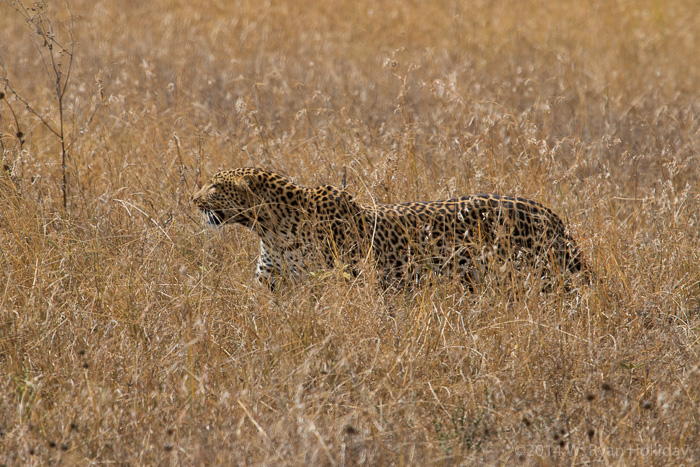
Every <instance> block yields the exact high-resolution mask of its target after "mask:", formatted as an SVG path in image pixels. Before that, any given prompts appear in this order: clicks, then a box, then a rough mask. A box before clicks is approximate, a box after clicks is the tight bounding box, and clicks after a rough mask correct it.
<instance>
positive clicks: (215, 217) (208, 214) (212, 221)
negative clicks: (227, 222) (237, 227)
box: [202, 209, 224, 227]
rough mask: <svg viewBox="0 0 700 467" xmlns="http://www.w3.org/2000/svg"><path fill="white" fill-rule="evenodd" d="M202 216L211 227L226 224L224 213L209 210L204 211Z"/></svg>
mask: <svg viewBox="0 0 700 467" xmlns="http://www.w3.org/2000/svg"><path fill="white" fill-rule="evenodd" d="M202 214H203V215H204V220H205V221H206V223H207V225H208V226H209V227H219V226H220V225H221V224H223V223H224V213H223V211H210V210H209V209H202Z"/></svg>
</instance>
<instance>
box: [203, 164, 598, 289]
mask: <svg viewBox="0 0 700 467" xmlns="http://www.w3.org/2000/svg"><path fill="white" fill-rule="evenodd" d="M191 201H192V202H193V204H194V205H195V206H196V207H197V208H198V209H199V211H200V212H201V214H202V216H203V218H204V222H205V224H206V225H207V226H208V227H221V226H223V225H225V224H240V225H242V226H244V227H246V228H248V229H250V230H252V231H253V232H255V233H256V234H257V236H258V237H259V239H260V255H259V257H258V261H257V266H256V268H255V278H256V280H257V282H258V283H260V284H264V285H265V286H267V287H268V288H270V289H273V290H274V289H276V288H277V287H278V286H279V285H280V284H281V283H285V282H288V281H290V280H291V281H293V282H295V281H297V280H298V279H300V278H303V277H305V276H308V275H309V273H313V271H318V270H324V269H331V268H336V267H339V266H340V267H343V268H347V269H348V270H349V271H350V272H351V275H352V276H354V277H356V276H358V275H359V274H360V272H361V271H360V270H361V269H362V268H361V267H360V266H361V264H367V263H369V264H372V265H373V266H374V267H375V269H376V271H377V276H375V277H378V278H379V282H380V283H381V285H382V286H383V287H385V288H396V287H406V286H409V285H410V286H412V285H415V284H418V285H420V283H421V280H422V278H425V277H436V276H437V277H440V276H445V275H446V274H451V275H452V276H453V277H458V278H459V279H460V282H462V283H465V284H467V285H468V286H469V288H470V290H473V286H474V284H475V283H478V281H479V280H480V279H481V278H483V277H484V276H485V275H486V274H488V273H489V271H493V270H500V271H503V270H504V267H505V266H506V265H507V264H508V263H509V262H511V263H512V264H514V265H515V266H516V268H521V267H522V265H525V266H529V267H534V268H539V269H537V270H539V271H544V273H543V276H542V277H544V276H546V275H549V276H552V275H553V274H557V275H558V274H567V275H578V274H583V276H584V278H585V279H586V280H587V281H588V280H589V275H588V268H587V266H586V264H585V262H584V259H583V255H582V251H581V249H580V247H579V245H578V243H577V242H576V240H575V239H574V238H573V237H572V235H571V234H570V233H569V231H568V229H567V227H566V225H565V224H564V222H563V221H562V220H561V218H560V217H559V216H557V215H556V214H555V213H554V212H553V211H552V210H551V209H549V208H548V207H545V206H544V205H542V204H540V203H538V202H536V201H533V200H530V199H526V198H521V197H513V196H506V195H499V194H483V193H481V194H472V195H467V196H463V197H456V198H451V199H447V200H443V201H417V202H407V203H400V204H380V203H376V202H374V201H372V202H370V203H362V202H359V201H358V200H357V199H356V198H355V197H354V196H353V195H352V194H350V193H349V192H348V191H346V190H345V189H341V188H337V187H334V186H331V185H321V186H316V187H306V186H303V185H300V184H297V183H295V182H293V181H292V180H291V179H290V178H288V177H285V176H283V175H280V174H278V173H275V172H273V171H269V170H266V169H263V168H254V167H246V168H237V169H233V170H224V171H221V172H218V173H216V174H215V175H214V176H212V177H211V179H210V180H209V181H208V182H206V183H205V184H204V185H202V186H201V188H200V189H199V191H197V192H196V193H195V194H194V195H193V196H192V198H191ZM494 265H498V266H499V267H497V268H496V267H493V266H494Z"/></svg>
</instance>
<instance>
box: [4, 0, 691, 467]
mask: <svg viewBox="0 0 700 467" xmlns="http://www.w3.org/2000/svg"><path fill="white" fill-rule="evenodd" d="M72 7H73V11H74V13H75V15H76V16H77V23H76V27H75V35H76V39H77V40H78V44H77V48H76V62H75V65H74V69H73V70H72V73H73V74H72V78H71V79H72V80H73V86H72V87H71V88H70V90H69V96H68V97H67V102H69V103H72V104H71V105H72V107H70V109H69V113H68V115H67V121H68V122H69V127H68V130H69V132H70V133H71V134H75V132H76V131H78V128H77V127H76V126H73V125H72V124H71V123H70V122H73V121H83V120H84V119H85V117H86V114H87V112H89V109H90V108H91V106H94V104H95V103H96V102H97V101H96V100H95V99H97V98H98V95H99V93H98V86H99V84H98V82H97V80H98V79H99V80H100V81H101V83H102V86H103V88H104V91H105V93H104V104H105V106H104V108H103V109H102V110H101V111H100V112H99V113H98V114H97V116H96V118H95V120H94V121H93V123H92V125H91V126H90V128H89V130H88V131H87V132H86V133H84V134H83V135H82V137H81V138H80V139H79V140H78V141H77V143H75V145H74V146H73V147H72V148H71V150H70V155H69V166H68V169H69V196H68V212H67V213H66V212H63V209H62V206H61V204H62V203H61V193H60V179H61V168H60V156H59V150H58V147H59V145H58V142H57V140H56V138H55V137H54V136H53V135H51V134H49V133H48V132H47V131H46V130H45V128H43V127H42V125H41V124H40V123H38V122H37V120H36V119H34V118H32V117H31V115H29V114H28V113H26V112H24V111H23V110H22V106H20V105H18V104H17V102H16V101H15V100H13V98H12V96H11V95H7V96H6V99H7V101H8V103H10V104H12V105H13V106H14V109H15V110H16V111H17V112H18V119H19V122H20V126H21V130H22V131H23V133H25V140H26V142H25V144H24V145H23V147H22V148H21V149H22V150H21V151H20V145H19V143H18V141H17V140H16V138H14V136H13V134H14V133H15V132H16V131H17V128H16V127H15V121H14V119H13V118H12V115H11V113H10V112H9V109H8V107H7V106H6V105H5V103H3V102H0V117H1V118H2V119H1V120H0V130H1V131H2V132H3V133H2V135H1V141H2V149H3V158H4V162H5V164H6V165H7V167H8V169H9V173H8V172H7V171H6V172H5V173H4V174H3V176H2V178H0V204H1V206H0V237H1V238H0V249H1V251H0V464H7V465H30V464H35V465H39V464H47V463H54V464H55V463H59V462H63V463H65V464H92V463H95V464H108V463H114V462H116V463H119V464H125V463H126V464H131V465H149V464H151V465H152V464H169V463H172V464H183V465H191V464H209V465H211V464H228V463H235V464H268V465H309V464H311V465H314V464H315V465H325V464H329V465H338V464H340V465H354V464H368V465H377V464H399V465H401V464H420V463H427V464H448V465H450V464H460V463H467V464H472V463H474V464H476V463H483V462H487V463H507V464H512V463H514V462H521V463H524V464H526V465H527V464H559V463H566V464H581V463H584V464H585V463H588V462H593V463H604V464H611V463H612V464H614V463H627V464H657V465H661V464H668V463H671V464H683V463H684V464H687V465H690V464H693V463H697V462H698V461H700V441H699V435H698V433H700V419H699V418H698V414H699V413H700V389H699V388H700V368H699V366H698V362H700V355H699V353H700V341H699V340H698V336H699V330H700V328H699V326H700V267H699V266H698V265H699V264H700V241H699V234H698V231H699V230H700V202H699V201H700V193H699V191H698V183H699V172H700V156H699V154H700V130H699V128H700V97H699V96H698V87H697V86H698V83H700V69H699V67H700V59H699V56H698V50H699V49H700V47H699V45H698V32H697V31H698V28H697V24H698V18H699V17H700V12H699V11H698V4H697V2H695V1H694V0H686V1H683V0H681V1H676V2H667V3H664V2H656V1H652V0H642V1H636V0H635V1H632V0H618V1H615V2H521V1H515V0H514V1H497V2H491V1H470V2H447V1H444V2H442V1H440V2H432V3H430V5H427V4H425V2H414V1H405V0H401V1H388V2H374V1H362V0H360V1H351V2H315V1H295V2H268V3H261V2H259V1H248V0H242V1H239V2H193V1H158V2H137V1H124V2H92V1H83V0H80V1H77V0H76V1H74V2H73V3H72ZM50 13H51V14H52V15H53V17H54V18H56V21H57V24H61V23H58V22H59V21H61V20H65V19H66V16H65V15H66V13H65V8H64V5H63V4H62V3H59V2H56V3H55V4H53V3H52V5H51V9H50ZM63 24H65V23H63ZM30 33H31V31H29V30H28V28H27V27H26V26H25V25H24V23H23V22H22V20H21V18H20V17H19V16H18V15H17V14H15V13H14V12H13V10H11V9H10V8H9V7H8V6H7V5H6V4H0V59H1V61H2V63H3V64H4V65H5V68H6V70H7V74H8V75H7V76H6V77H7V78H9V79H10V82H11V83H12V84H13V86H14V87H15V88H16V89H17V90H18V91H20V92H22V93H23V95H24V96H26V97H27V98H28V99H30V100H31V102H32V104H33V105H34V106H35V107H36V108H37V109H41V110H42V111H43V112H45V113H46V114H47V115H51V116H52V117H51V118H55V117H56V116H55V113H54V110H53V109H54V108H55V101H54V100H53V99H52V97H51V89H50V83H48V82H47V80H46V75H45V72H44V68H43V66H42V65H41V63H40V62H39V61H38V53H37V49H36V48H35V47H34V46H33V45H32V43H31V41H30ZM247 165H253V166H262V167H267V168H271V169H274V170H277V171H280V172H283V173H286V174H288V175H290V176H293V177H295V178H296V180H297V181H299V182H301V183H304V184H307V185H314V184H319V183H332V184H336V185H339V184H341V181H342V180H343V178H344V175H343V174H346V176H345V178H346V180H347V186H348V189H349V190H350V191H352V192H353V193H355V194H356V195H357V196H358V197H359V198H360V199H362V200H364V201H368V200H369V199H370V198H371V197H374V198H375V199H376V200H377V201H379V202H396V201H408V200H415V199H439V198H445V197H448V196H451V195H455V194H467V193H473V192H500V193H504V194H516V195H523V196H528V197H532V198H535V199H538V200H540V201H542V202H544V203H545V204H548V205H549V206H551V207H553V208H554V209H555V211H557V212H559V213H561V214H562V215H564V217H566V218H567V219H568V222H569V224H570V225H571V226H572V228H573V230H574V231H575V232H576V235H577V237H578V238H579V239H580V240H581V244H582V245H583V248H584V250H585V252H586V255H587V257H588V258H589V261H590V262H591V264H592V265H593V267H594V269H595V270H596V274H597V283H596V284H595V285H594V286H593V287H591V288H584V289H581V290H579V291H578V292H577V293H569V294H567V293H564V292H560V293H551V294H545V295H540V294H537V293H534V292H532V291H531V290H530V289H528V287H526V286H524V285H523V284H517V283H516V284H505V283H503V281H499V280H498V278H492V279H493V280H492V281H488V282H487V283H486V284H485V285H484V287H483V288H482V290H480V291H479V292H477V293H474V294H471V295H464V294H462V293H461V290H459V288H458V287H453V286H451V285H449V284H445V285H437V286H434V287H427V288H425V289H422V290H419V291H416V292H415V293H414V294H413V295H399V296H384V295H383V294H382V292H381V291H380V290H378V289H377V288H376V287H375V286H374V284H373V283H372V281H359V282H357V283H349V282H347V281H345V280H344V279H343V278H342V274H340V273H337V274H336V273H332V272H330V273H327V274H320V275H317V276H315V277H313V278H311V279H310V280H309V281H307V282H305V283H303V284H301V285H299V287H296V288H295V289H293V290H284V291H282V292H280V293H279V294H272V293H269V292H267V291H266V290H263V289H261V288H259V287H257V286H255V285H254V282H253V279H252V273H253V264H254V261H255V256H256V254H257V246H256V240H255V238H253V235H252V234H251V233H250V232H248V231H246V230H244V229H242V228H232V227H227V228H225V229H223V230H220V231H206V230H204V229H203V227H202V225H201V224H200V222H199V217H198V215H197V213H195V212H193V209H192V207H191V206H189V205H188V197H189V195H190V194H191V193H193V192H194V191H195V190H196V187H197V186H198V184H201V183H202V182H203V181H204V180H205V179H206V177H208V176H209V175H211V174H212V173H214V172H215V171H217V170H218V169H222V168H231V167H238V166H247ZM10 175H11V176H10Z"/></svg>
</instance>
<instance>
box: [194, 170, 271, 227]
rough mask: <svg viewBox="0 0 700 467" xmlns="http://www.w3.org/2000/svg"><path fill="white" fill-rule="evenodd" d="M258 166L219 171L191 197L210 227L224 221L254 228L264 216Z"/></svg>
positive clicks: (264, 203)
mask: <svg viewBox="0 0 700 467" xmlns="http://www.w3.org/2000/svg"><path fill="white" fill-rule="evenodd" d="M257 171H258V169H235V170H226V171H223V172H219V173H217V174H216V175H214V176H213V177H212V178H211V179H210V180H209V181H208V182H207V183H205V184H204V186H202V188H201V189H200V190H199V191H198V192H197V193H195V194H194V195H193V196H192V202H193V203H194V204H195V206H197V208H198V209H199V210H200V211H201V212H202V214H203V215H204V220H205V221H206V223H207V224H208V225H209V226H210V227H218V226H220V225H222V224H225V223H236V224H242V225H244V226H246V227H250V228H253V227H254V226H255V225H256V224H257V223H259V222H261V221H264V220H265V219H266V217H267V216H266V211H267V209H266V200H265V197H264V196H262V194H261V193H259V191H260V190H259V187H260V183H259V181H260V180H259V178H260V177H259V173H257Z"/></svg>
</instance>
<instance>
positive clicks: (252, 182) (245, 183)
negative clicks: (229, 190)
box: [236, 174, 258, 192]
mask: <svg viewBox="0 0 700 467" xmlns="http://www.w3.org/2000/svg"><path fill="white" fill-rule="evenodd" d="M257 185H258V179H257V177H256V176H255V175H254V174H243V175H241V176H240V177H239V178H238V180H236V188H238V189H239V190H241V191H244V192H247V191H253V190H254V189H255V187H256V186H257Z"/></svg>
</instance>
